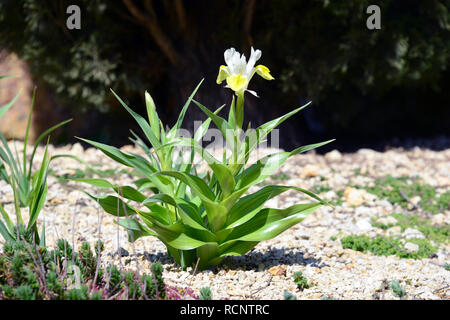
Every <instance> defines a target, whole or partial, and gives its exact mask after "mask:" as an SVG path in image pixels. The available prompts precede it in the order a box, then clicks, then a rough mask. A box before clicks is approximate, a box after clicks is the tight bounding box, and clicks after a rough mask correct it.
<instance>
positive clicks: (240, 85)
mask: <svg viewBox="0 0 450 320" xmlns="http://www.w3.org/2000/svg"><path fill="white" fill-rule="evenodd" d="M227 84H228V86H229V87H230V88H231V90H233V91H235V92H240V91H243V90H245V88H246V87H247V85H248V78H247V77H244V76H243V75H242V74H235V75H232V76H229V77H227Z"/></svg>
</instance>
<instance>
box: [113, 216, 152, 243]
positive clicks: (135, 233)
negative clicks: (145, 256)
mask: <svg viewBox="0 0 450 320" xmlns="http://www.w3.org/2000/svg"><path fill="white" fill-rule="evenodd" d="M118 224H119V225H120V226H122V227H124V228H125V229H127V231H128V240H129V241H130V242H134V241H136V240H137V239H139V238H141V237H146V236H155V237H157V236H158V235H157V234H156V233H154V232H153V231H151V230H149V229H148V228H146V227H145V226H143V225H142V224H141V223H140V222H139V221H138V220H137V219H135V218H125V219H121V220H119V222H118Z"/></svg>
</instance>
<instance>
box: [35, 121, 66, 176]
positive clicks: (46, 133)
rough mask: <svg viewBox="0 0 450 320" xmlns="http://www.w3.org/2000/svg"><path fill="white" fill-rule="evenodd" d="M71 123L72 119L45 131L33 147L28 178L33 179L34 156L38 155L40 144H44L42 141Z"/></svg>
mask: <svg viewBox="0 0 450 320" xmlns="http://www.w3.org/2000/svg"><path fill="white" fill-rule="evenodd" d="M70 121H72V119H68V120H65V121H62V122H60V123H58V124H56V125H54V126H53V127H51V128H49V129H47V130H45V131H44V132H43V133H42V134H41V135H40V136H39V137H38V138H37V139H36V141H35V142H34V147H33V152H32V153H31V157H30V161H29V163H30V167H29V168H28V178H30V177H31V167H32V164H33V160H34V156H35V154H36V151H37V148H38V146H39V144H40V143H41V142H42V140H44V138H46V137H47V136H48V135H49V134H50V133H52V132H53V131H55V130H56V129H58V128H59V127H61V126H63V125H65V124H66V123H69V122H70Z"/></svg>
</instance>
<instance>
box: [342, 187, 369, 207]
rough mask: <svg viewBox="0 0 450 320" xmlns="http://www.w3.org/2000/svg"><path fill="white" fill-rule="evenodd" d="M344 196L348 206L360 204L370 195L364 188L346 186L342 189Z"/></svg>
mask: <svg viewBox="0 0 450 320" xmlns="http://www.w3.org/2000/svg"><path fill="white" fill-rule="evenodd" d="M344 198H345V201H346V202H347V204H348V205H349V206H360V205H362V204H363V203H364V202H366V200H368V199H369V198H370V197H369V196H368V195H367V192H366V191H365V190H361V189H356V188H352V187H347V188H345V190H344Z"/></svg>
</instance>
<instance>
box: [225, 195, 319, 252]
mask: <svg viewBox="0 0 450 320" xmlns="http://www.w3.org/2000/svg"><path fill="white" fill-rule="evenodd" d="M321 205H322V204H321V203H305V204H296V205H293V206H290V207H288V208H286V209H275V208H265V209H262V210H261V212H259V213H258V214H257V215H256V216H255V217H254V218H253V219H251V220H249V221H248V222H247V223H245V224H243V225H241V226H239V227H237V228H236V229H234V230H233V232H232V233H231V234H230V235H229V236H228V238H227V241H225V242H223V243H222V244H221V245H220V246H219V251H220V254H222V255H223V254H228V253H227V249H228V248H229V247H230V246H231V245H233V244H235V243H236V242H238V241H250V242H255V241H264V240H270V239H273V238H275V237H276V236H278V235H279V234H280V233H282V232H284V231H286V230H287V229H289V228H290V227H292V226H294V225H295V224H297V223H299V222H301V221H302V220H303V219H305V218H306V216H307V215H308V214H310V213H311V212H313V211H314V210H316V209H317V208H318V207H320V206H321Z"/></svg>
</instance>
